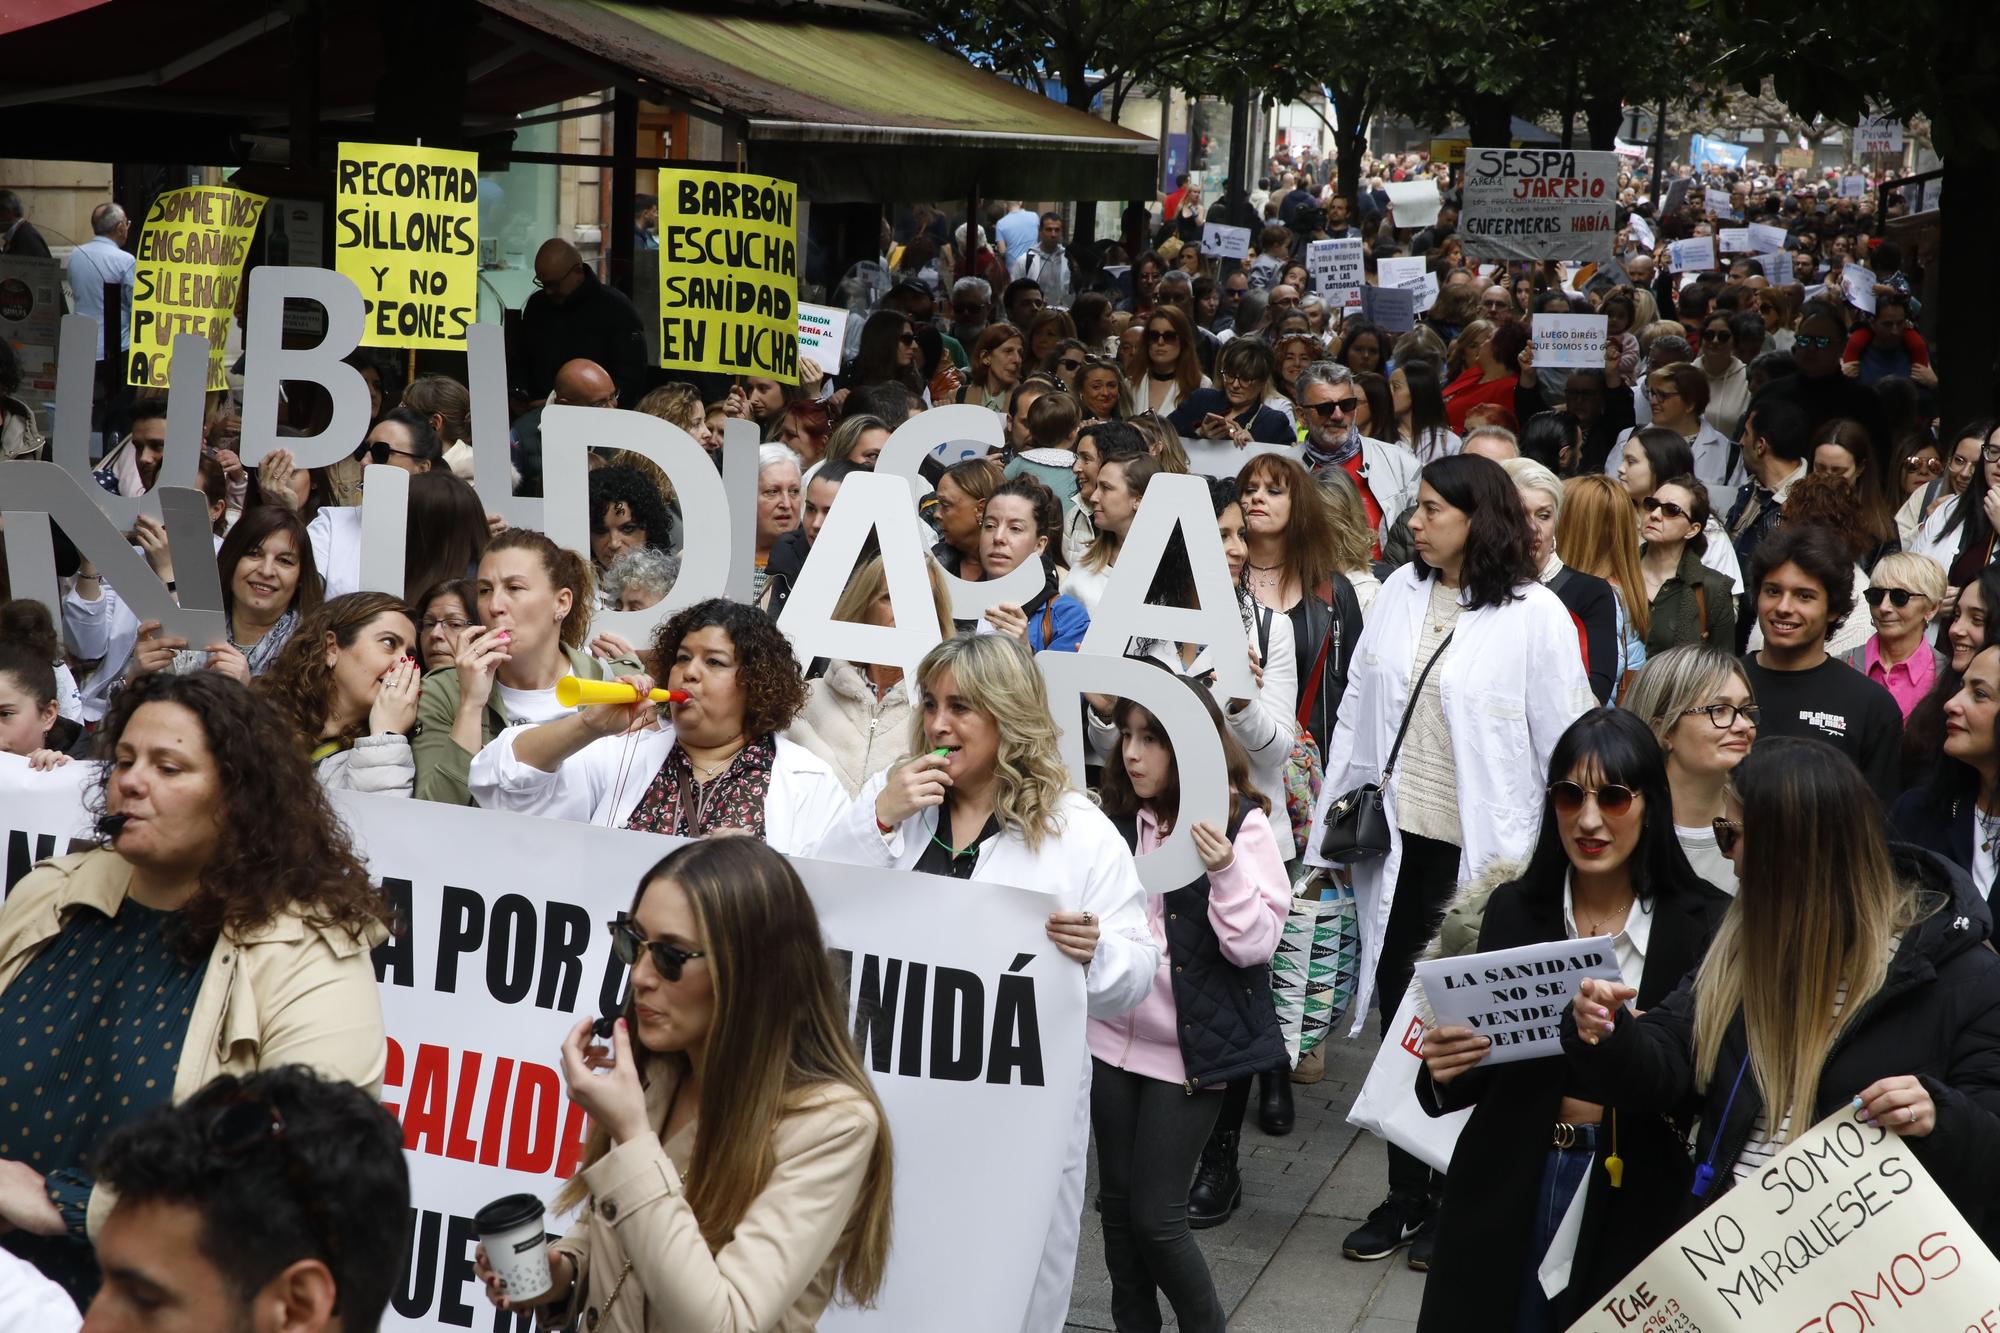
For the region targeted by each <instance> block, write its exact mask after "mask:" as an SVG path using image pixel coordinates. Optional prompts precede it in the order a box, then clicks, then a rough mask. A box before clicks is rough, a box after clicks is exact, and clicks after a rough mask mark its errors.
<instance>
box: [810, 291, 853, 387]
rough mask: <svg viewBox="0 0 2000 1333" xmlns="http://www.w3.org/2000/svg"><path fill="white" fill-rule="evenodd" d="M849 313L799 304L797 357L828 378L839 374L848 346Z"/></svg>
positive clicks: (826, 307)
mask: <svg viewBox="0 0 2000 1333" xmlns="http://www.w3.org/2000/svg"><path fill="white" fill-rule="evenodd" d="M848 314H849V312H848V311H845V310H842V309H841V308H840V307H839V306H831V305H807V304H806V303H805V302H803V301H801V302H800V303H799V355H800V356H802V357H807V356H809V357H811V358H812V360H813V364H814V365H816V366H818V367H819V368H820V369H821V370H824V371H825V372H826V373H827V374H829V375H838V374H839V373H840V363H841V359H842V357H843V355H844V349H845V347H846V346H847V318H848Z"/></svg>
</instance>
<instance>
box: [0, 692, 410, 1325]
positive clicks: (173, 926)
mask: <svg viewBox="0 0 2000 1333" xmlns="http://www.w3.org/2000/svg"><path fill="white" fill-rule="evenodd" d="M97 737H98V744H99V747H100V748H99V751H98V753H99V754H100V755H101V756H102V757H103V758H104V759H105V760H106V762H105V764H104V765H103V766H102V767H101V769H100V770H99V771H98V773H97V778H96V781H95V782H94V783H93V784H92V789H91V791H90V792H89V793H88V801H89V804H90V807H91V809H92V810H94V811H96V812H100V813H101V814H102V815H103V816H104V817H103V818H102V819H101V820H100V821H99V823H98V826H97V828H98V838H99V839H100V843H101V845H100V848H99V850H95V851H88V852H82V853H77V854H72V855H68V856H61V857H57V858H55V859H53V860H49V861H44V862H43V863H42V864H41V865H40V866H38V867H37V868H36V869H34V870H32V871H30V872H29V873H28V874H27V875H26V876H25V877H24V878H22V879H21V881H20V882H19V883H18V884H16V885H15V886H14V888H13V891H12V892H11V893H9V894H8V895H7V900H6V903H5V905H4V906H0V1023H4V1024H5V1030H6V1031H7V1032H8V1034H9V1038H8V1040H7V1042H6V1044H5V1047H4V1050H0V1080H4V1081H5V1087H6V1092H7V1101H8V1103H9V1105H8V1107H7V1113H6V1114H5V1115H0V1226H4V1229H5V1230H6V1231H7V1233H8V1235H7V1238H6V1241H7V1248H8V1249H9V1250H11V1251H13V1253H14V1254H15V1255H17V1256H19V1257H20V1258H22V1259H25V1260H27V1261H28V1262H30V1263H33V1264H34V1265H35V1266H36V1267H38V1268H40V1269H41V1270H42V1271H43V1273H45V1274H46V1275H47V1276H49V1277H50V1278H53V1279H54V1280H56V1281H57V1282H60V1283H62V1284H63V1286H65V1287H66V1288H68V1290H69V1292H70V1294H71V1296H72V1297H74V1298H76V1300H77V1304H78V1305H79V1306H84V1305H88V1304H89V1301H90V1293H91V1292H92V1291H93V1290H95V1289H96V1287H97V1285H98V1268H97V1264H96V1261H95V1260H94V1259H93V1257H92V1254H91V1236H90V1233H91V1232H93V1231H95V1230H96V1227H95V1225H91V1224H95V1223H102V1222H103V1220H104V1217H105V1214H106V1213H107V1212H108V1211H109V1209H110V1206H111V1202H112V1201H111V1199H110V1197H109V1196H108V1193H107V1192H105V1191H100V1190H98V1189H97V1188H96V1178H95V1176H94V1174H93V1171H92V1165H91V1164H92V1161H93V1158H94V1156H95V1154H96V1150H97V1148H98V1146H99V1145H100V1144H101V1143H102V1142H103V1140H104V1137H105V1136H106V1135H107V1134H109V1133H110V1132H111V1131H113V1130H116V1129H118V1128H119V1127H121V1126H123V1125H127V1124H129V1123H131V1122H133V1121H135V1120H138V1119H140V1118H142V1117H144V1116H145V1115H146V1114H147V1113H148V1112H150V1111H152V1110H154V1109H156V1108H158V1107H163V1106H167V1105H172V1104H178V1103H180V1102H184V1101H186V1100H187V1099H188V1098H190V1097H192V1096H193V1095H194V1094H195V1093H196V1092H197V1091H198V1090H199V1089H200V1088H201V1087H202V1086H203V1085H204V1084H206V1083H208V1082H209V1081H210V1080H211V1079H213V1078H215V1077H216V1076H217V1075H218V1074H239V1075H240V1074H249V1073H254V1072H255V1071H257V1070H258V1069H262V1068H270V1067H274V1066H278V1065H287V1064H308V1065H312V1066H314V1067H315V1068H316V1069H318V1070H319V1071H320V1072H321V1073H322V1074H324V1075H326V1076H327V1077H330V1078H337V1079H341V1080H343V1081H346V1082H350V1083H353V1084H355V1085H357V1086H359V1087H361V1088H364V1089H366V1090H367V1091H368V1092H369V1093H370V1094H373V1093H374V1092H376V1091H377V1090H378V1089H379V1087H380V1084H381V1080H382V1068H383V1061H384V1058H385V1053H386V1050H387V1047H386V1045H385V1043H384V1041H383V1032H382V1008H381V993H380V991H379V990H378V989H377V987H376V984H375V969H374V966H373V964H372V963H370V961H369V950H370V949H371V948H373V947H374V946H376V945H378V944H380V943H382V942H383V941H384V940H386V939H388V938H389V932H388V930H387V928H386V923H387V921H388V920H389V918H390V912H391V909H390V904H389V903H388V901H387V900H386V899H384V898H383V897H382V896H381V895H380V894H379V893H378V892H377V891H376V890H375V888H374V887H373V886H372V885H370V883H369V882H368V870H367V867H366V866H364V865H363V864H362V863H361V860H360V858H359V857H358V856H357V855H356V854H355V852H354V849H353V847H352V845H351V844H350V841H349V839H348V835H347V830H346V828H345V827H344V826H343V825H342V824H341V822H340V820H339V819H338V818H337V817H336V816H335V815H334V812H333V808H332V807H331V806H330V805H329V804H328V803H327V799H326V795H325V793H324V792H323V791H322V789H321V787H320V784H319V783H318V782H316V781H314V779H313V775H312V769H311V766H310V765H309V764H308V762H307V760H306V755H305V750H304V748H303V747H302V746H301V745H300V744H299V743H298V738H297V737H296V736H295V735H294V734H293V732H292V729H291V728H290V727H289V726H287V725H286V723H285V720H284V719H283V717H281V716H280V715H279V713H278V712H277V711H276V710H275V709H272V708H270V707H268V706H267V705H265V704H263V703H261V702H259V701H258V700H256V699H255V698H253V697H252V696H251V694H250V692H249V691H248V690H246V689H245V688H244V687H243V686H241V685H239V684H238V683H237V682H235V681H233V680H227V679H224V678H223V677H222V676H220V675H218V674H217V673H215V672H211V671H202V672H197V673H195V674H193V675H188V676H176V675H170V674H166V673H159V674H155V675H149V676H146V677H144V678H143V679H140V680H137V681H134V682H133V683H132V684H130V685H128V686H126V687H125V688H124V689H123V690H122V691H120V692H119V693H118V694H117V695H116V696H115V697H114V698H113V699H112V702H111V711H110V712H109V713H107V714H106V716H105V719H104V723H103V726H102V727H101V728H100V730H99V731H98V733H97ZM73 767H80V766H73ZM279 793H282V799H274V796H276V795H277V794H279ZM0 1304H4V1303H0Z"/></svg>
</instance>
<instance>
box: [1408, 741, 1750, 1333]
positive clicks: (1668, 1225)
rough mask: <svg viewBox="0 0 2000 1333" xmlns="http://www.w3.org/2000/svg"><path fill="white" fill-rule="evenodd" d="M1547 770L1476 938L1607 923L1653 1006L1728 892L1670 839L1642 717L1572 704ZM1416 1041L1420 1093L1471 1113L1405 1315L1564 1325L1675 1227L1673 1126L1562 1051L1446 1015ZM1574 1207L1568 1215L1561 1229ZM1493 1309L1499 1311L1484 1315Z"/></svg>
mask: <svg viewBox="0 0 2000 1333" xmlns="http://www.w3.org/2000/svg"><path fill="white" fill-rule="evenodd" d="M1549 773H1550V775H1551V776H1556V775H1558V774H1560V775H1561V776H1559V777H1556V780H1555V781H1554V782H1551V783H1550V784H1549V787H1548V794H1547V799H1546V802H1545V804H1544V806H1543V810H1542V826H1541V832H1540V834H1539V836H1538V837H1537V839H1536V842H1535V850H1534V854H1533V856H1532V857H1531V858H1530V859H1529V861H1528V863H1527V867H1526V868H1525V869H1524V870H1521V871H1520V873H1519V876H1518V878H1515V879H1513V880H1512V881H1511V882H1509V883H1502V884H1501V885H1500V886H1499V887H1498V888H1495V889H1492V890H1491V895H1492V896H1491V897H1490V898H1488V899H1487V900H1486V902H1485V907H1484V914H1483V917H1482V919H1481V924H1480V926H1479V943H1478V952H1480V953H1487V952H1491V951H1493V950H1496V949H1512V948H1519V947H1521V946H1522V945H1528V944H1543V943H1548V942H1551V941H1555V940H1564V939H1590V938H1594V937H1597V936H1604V935H1608V936H1610V937H1611V939H1612V950H1613V952H1614V953H1615V954H1616V956H1617V960H1618V971H1619V975H1620V977H1621V979H1622V980H1623V981H1624V984H1625V985H1626V986H1627V987H1629V988H1630V989H1631V990H1632V991H1634V992H1636V994H1637V997H1638V1004H1639V1007H1640V1008H1641V1009H1648V1008H1651V1007H1652V1006H1653V1005H1654V1004H1657V1003H1658V1002H1659V1001H1660V1000H1661V999H1662V998H1663V997H1665V996H1666V995H1667V994H1669V993H1670V992H1671V991H1672V990H1673V989H1674V987H1675V986H1677V985H1678V984H1679V983H1680V980H1681V978H1682V976H1684V975H1685V974H1686V973H1687V971H1688V969H1690V968H1692V967H1694V966H1695V965H1696V964H1697V963H1699V962H1700V961H1701V955H1702V947H1703V945H1704V943H1705V942H1706V941H1707V939H1708V936H1709V934H1710V932H1711V931H1713V930H1714V928H1715V925H1716V923H1717V922H1719V921H1720V920H1721V919H1722V916H1723V913H1724V911H1726V910H1727V908H1728V906H1729V899H1728V898H1727V897H1725V896H1724V895H1723V894H1720V893H1718V892H1716V891H1715V889H1714V888H1712V887H1710V886H1709V885H1708V884H1707V883H1705V882H1704V881H1703V880H1702V879H1701V877H1700V876H1699V875H1697V874H1696V873H1695V872H1694V870H1693V869H1692V868H1690V867H1689V865H1688V863H1687V858H1686V857H1685V856H1683V855H1682V854H1681V849H1680V844H1679V843H1678V842H1677V841H1675V838H1674V809H1673V802H1672V797H1671V795H1670V791H1669V787H1668V782H1667V772H1666V766H1665V765H1664V764H1663V763H1662V762H1661V758H1660V747H1659V746H1658V745H1657V744H1656V743H1655V742H1654V739H1653V736H1652V734H1651V733H1650V732H1649V731H1647V729H1646V726H1645V724H1644V723H1642V722H1641V721H1639V719H1637V718H1635V717H1633V716H1632V715H1631V714H1630V713H1626V712H1622V711H1619V710H1616V709H1610V708H1605V709H1599V710H1597V711H1595V712H1591V713H1586V714H1584V715H1583V716H1582V717H1580V718H1578V719H1577V720H1576V722H1575V723H1573V724H1572V725H1571V726H1570V728H1569V730H1567V731H1565V732H1564V733H1563V735H1562V738H1561V739H1560V740H1558V741H1557V742H1556V747H1555V752H1554V753H1553V754H1552V755H1551V756H1550V759H1549ZM1471 909H1472V905H1471V904H1468V910H1471ZM1423 1049H1424V1065H1423V1070H1422V1072H1420V1073H1419V1074H1418V1076H1417V1100H1418V1102H1419V1103H1420V1104H1421V1105H1422V1106H1423V1107H1424V1109H1425V1110H1426V1111H1427V1112H1429V1113H1430V1114H1432V1115H1447V1114H1449V1113H1451V1112H1453V1111H1457V1110H1460V1109H1462V1108H1464V1107H1468V1106H1469V1107H1472V1108H1473V1112H1472V1118H1471V1119H1470V1120H1469V1121H1468V1122H1467V1123H1466V1126H1465V1130H1464V1132H1463V1133H1462V1134H1461V1135H1460V1137H1459V1141H1458V1142H1459V1146H1458V1150H1457V1151H1456V1152H1455V1153H1454V1154H1453V1156H1452V1169H1451V1175H1450V1178H1449V1181H1448V1183H1447V1184H1446V1187H1445V1197H1444V1208H1443V1211H1442V1214H1441V1215H1440V1218H1439V1222H1438V1238H1437V1257H1436V1259H1435V1260H1434V1262H1433V1264H1432V1267H1431V1280H1430V1281H1429V1282H1427V1283H1426V1284H1425V1286H1424V1304H1423V1313H1422V1315H1421V1316H1420V1317H1419V1319H1418V1323H1417V1327H1418V1329H1419V1330H1433V1329H1435V1330H1447V1329H1464V1328H1474V1327H1479V1326H1481V1325H1493V1324H1498V1323H1503V1322H1504V1323H1505V1325H1506V1327H1508V1328H1510V1329H1512V1330H1514V1333H1552V1330H1557V1329H1563V1328H1567V1327H1568V1326H1569V1325H1570V1323H1571V1322H1572V1321H1573V1320H1575V1319H1577V1318H1579V1317H1581V1316H1582V1315H1583V1313H1584V1312H1585V1311H1587V1310H1589V1309H1590V1308H1591V1307H1592V1306H1594V1305H1595V1304H1597V1303H1598V1302H1599V1301H1600V1300H1602V1299H1603V1297H1604V1294H1605V1292H1606V1291H1607V1290H1609V1289H1610V1287H1611V1285H1612V1284H1613V1283H1614V1282H1617V1281H1618V1280H1619V1279H1620V1278H1622V1277H1623V1276H1624V1275H1625V1274H1626V1273H1627V1272H1628V1271H1630V1270H1631V1269H1632V1268H1633V1267H1634V1266H1636V1265H1637V1264H1638V1262H1639V1261H1640V1260H1641V1259H1643V1258H1645V1256H1646V1255H1647V1253H1649V1252H1650V1251H1651V1250H1652V1248H1653V1247H1654V1246H1655V1245H1657V1244H1658V1243H1659V1242H1660V1241H1662V1240H1664V1239H1666V1237H1667V1235H1668V1234H1669V1233H1671V1232H1672V1231H1673V1230H1674V1227H1675V1225H1676V1224H1677V1222H1678V1219H1679V1209H1678V1200H1679V1198H1680V1197H1681V1196H1682V1192H1683V1191H1684V1190H1685V1189H1686V1188H1687V1179H1688V1174H1689V1166H1688V1160H1687V1154H1686V1151H1685V1150H1684V1149H1683V1148H1682V1146H1681V1145H1682V1139H1681V1132H1682V1131H1684V1130H1685V1128H1686V1126H1685V1125H1676V1124H1674V1123H1672V1122H1670V1121H1669V1120H1668V1119H1666V1118H1665V1117H1662V1116H1659V1115H1654V1114H1650V1113H1646V1112H1640V1111H1635V1110H1633V1109H1632V1108H1629V1107H1624V1106H1621V1105H1620V1099H1619V1098H1618V1096H1617V1095H1616V1094H1615V1092H1614V1091H1613V1090H1612V1089H1610V1088H1608V1087H1607V1086H1605V1085H1603V1084H1602V1083H1600V1082H1598V1081H1596V1080H1592V1079H1587V1078H1579V1077H1576V1076H1575V1075H1573V1074H1572V1073H1571V1072H1570V1070H1569V1068H1568V1065H1567V1061H1565V1059H1564V1058H1563V1056H1562V1055H1561V1054H1560V1053H1558V1054H1555V1055H1551V1056H1548V1057H1545V1058H1543V1059H1539V1060H1522V1061H1517V1062H1514V1063H1512V1064H1503V1065H1496V1066H1488V1065H1487V1064H1486V1063H1485V1059H1486V1056H1487V1054H1488V1053H1489V1051H1490V1050H1491V1042H1490V1041H1489V1039H1488V1038H1486V1037H1484V1036H1481V1035H1480V1034H1478V1033H1477V1032H1474V1031H1473V1030H1472V1029H1470V1028H1466V1027H1458V1026H1445V1027H1432V1028H1430V1029H1429V1030H1427V1031H1426V1032H1425V1033H1424V1044H1423ZM1614 1156H1615V1157H1616V1158H1617V1159H1618V1162H1619V1164H1620V1165H1619V1167H1618V1168H1617V1169H1616V1174H1614V1171H1613V1168H1612V1167H1611V1166H1610V1164H1609V1162H1608V1160H1607V1159H1609V1158H1611V1157H1614ZM1573 1207H1574V1208H1580V1209H1581V1210H1582V1226H1581V1228H1580V1229H1577V1230H1574V1231H1573V1232H1571V1233H1570V1238H1568V1239H1563V1238H1559V1237H1558V1234H1557V1233H1558V1231H1559V1230H1562V1229H1563V1228H1562V1226H1561V1224H1562V1223H1563V1222H1564V1221H1565V1219H1566V1217H1567V1214H1568V1213H1569V1212H1570V1210H1571V1209H1572V1208H1573ZM1558 1247H1562V1252H1557V1250H1558ZM1565 1261H1567V1262H1566V1264H1565ZM1557 1264H1565V1266H1566V1267H1567V1270H1568V1275H1569V1280H1568V1282H1567V1283H1560V1282H1558V1283H1555V1284H1554V1290H1553V1292H1550V1291H1548V1290H1547V1289H1546V1288H1545V1284H1544V1283H1543V1281H1542V1278H1541V1276H1540V1274H1541V1273H1542V1272H1543V1271H1545V1270H1547V1269H1549V1268H1551V1267H1552V1266H1554V1265H1557ZM1504 1309H1511V1310H1512V1311H1513V1318H1512V1320H1511V1321H1505V1320H1496V1319H1495V1318H1494V1315H1495V1312H1496V1310H1504Z"/></svg>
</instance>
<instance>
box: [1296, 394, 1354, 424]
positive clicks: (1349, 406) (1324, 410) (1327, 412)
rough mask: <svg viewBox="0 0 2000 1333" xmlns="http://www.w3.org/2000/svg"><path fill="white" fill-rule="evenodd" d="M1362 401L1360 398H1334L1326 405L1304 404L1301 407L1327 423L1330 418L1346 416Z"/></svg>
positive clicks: (1325, 403)
mask: <svg viewBox="0 0 2000 1333" xmlns="http://www.w3.org/2000/svg"><path fill="white" fill-rule="evenodd" d="M1360 401H1361V400H1360V399H1359V398H1334V399H1330V400H1328V401H1327V402H1324V403H1302V404H1300V406H1302V407H1304V408H1305V410H1306V411H1308V412H1310V413H1312V414H1313V415H1314V416H1316V417H1318V418H1319V419H1320V420H1321V421H1325V420H1326V419H1327V418H1328V417H1330V416H1335V415H1338V416H1343V417H1344V416H1346V415H1347V414H1348V413H1350V412H1352V411H1353V410H1354V407H1355V404H1357V403H1359V402H1360Z"/></svg>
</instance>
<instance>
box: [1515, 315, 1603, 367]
mask: <svg viewBox="0 0 2000 1333" xmlns="http://www.w3.org/2000/svg"><path fill="white" fill-rule="evenodd" d="M1608 324H1609V321H1608V320H1606V318H1605V317H1604V316H1603V315H1535V316H1533V317H1532V318H1531V319H1530V321H1529V336H1530V337H1532V338H1533V339H1534V346H1535V369H1536V370H1602V369H1603V368H1604V337H1605V331H1606V329H1607V327H1608Z"/></svg>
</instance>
